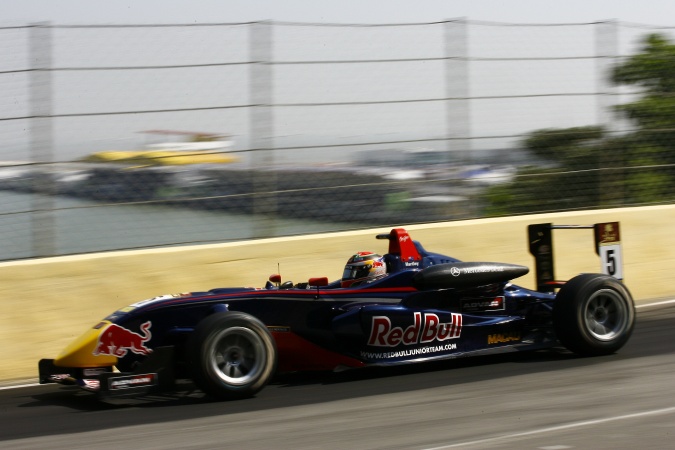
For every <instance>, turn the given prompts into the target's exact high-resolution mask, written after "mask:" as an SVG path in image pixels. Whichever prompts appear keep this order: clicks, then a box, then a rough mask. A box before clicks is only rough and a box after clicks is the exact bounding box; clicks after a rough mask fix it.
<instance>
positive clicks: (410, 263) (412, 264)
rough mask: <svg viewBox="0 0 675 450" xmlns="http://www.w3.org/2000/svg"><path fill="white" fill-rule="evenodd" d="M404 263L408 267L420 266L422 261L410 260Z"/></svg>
mask: <svg viewBox="0 0 675 450" xmlns="http://www.w3.org/2000/svg"><path fill="white" fill-rule="evenodd" d="M403 264H404V265H405V266H406V267H419V266H420V262H419V261H410V262H408V261H404V262H403Z"/></svg>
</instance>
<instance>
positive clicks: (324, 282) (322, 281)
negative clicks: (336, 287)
mask: <svg viewBox="0 0 675 450" xmlns="http://www.w3.org/2000/svg"><path fill="white" fill-rule="evenodd" d="M309 285H310V286H313V287H321V286H328V277H317V278H310V279H309Z"/></svg>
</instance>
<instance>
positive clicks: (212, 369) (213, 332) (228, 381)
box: [188, 312, 277, 399]
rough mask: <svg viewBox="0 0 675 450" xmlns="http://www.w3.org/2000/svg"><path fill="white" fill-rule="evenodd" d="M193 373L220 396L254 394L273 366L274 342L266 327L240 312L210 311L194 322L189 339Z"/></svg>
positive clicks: (205, 387) (199, 382) (199, 384)
mask: <svg viewBox="0 0 675 450" xmlns="http://www.w3.org/2000/svg"><path fill="white" fill-rule="evenodd" d="M188 358H189V363H190V369H191V371H192V377H193V380H194V382H195V384H196V385H197V387H199V388H200V389H201V390H203V391H204V392H205V393H207V394H208V395H210V396H213V397H216V398H219V399H237V398H245V397H250V396H252V395H255V394H256V393H257V392H258V391H260V390H261V389H262V388H263V387H265V385H266V384H267V383H268V382H269V380H270V378H271V377H272V376H273V375H274V371H275V369H276V359H277V357H276V346H275V343H274V339H273V338H272V335H271V334H270V332H269V331H268V330H267V327H266V326H265V325H264V324H263V323H262V322H260V321H259V320H258V319H256V318H255V317H253V316H250V315H248V314H244V313H241V312H224V313H217V314H213V315H211V316H209V317H207V318H206V319H204V320H203V321H202V322H200V323H199V325H197V328H196V329H195V331H194V333H193V335H192V337H191V338H190V342H189V343H188Z"/></svg>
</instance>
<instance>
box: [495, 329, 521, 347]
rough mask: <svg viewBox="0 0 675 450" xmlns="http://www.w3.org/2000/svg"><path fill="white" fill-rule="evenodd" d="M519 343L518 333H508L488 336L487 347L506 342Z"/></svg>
mask: <svg viewBox="0 0 675 450" xmlns="http://www.w3.org/2000/svg"><path fill="white" fill-rule="evenodd" d="M515 341H520V332H518V331H510V332H507V333H497V334H488V337H487V343H488V345H494V344H506V343H508V342H515Z"/></svg>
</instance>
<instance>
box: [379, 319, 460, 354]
mask: <svg viewBox="0 0 675 450" xmlns="http://www.w3.org/2000/svg"><path fill="white" fill-rule="evenodd" d="M450 317H451V320H450V321H449V322H441V320H440V319H439V317H438V316H437V315H436V314H431V313H425V314H424V315H422V313H419V312H416V313H414V315H413V320H414V323H413V324H412V325H410V326H409V327H407V328H406V329H405V330H404V329H403V328H402V327H392V324H391V320H390V319H389V317H387V316H373V318H372V325H371V328H370V337H369V338H368V345H372V346H375V347H396V346H397V345H400V344H402V345H417V344H428V343H430V342H433V341H440V342H442V341H446V340H448V339H457V338H459V336H460V335H461V333H462V315H461V314H456V313H451V315H450Z"/></svg>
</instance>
